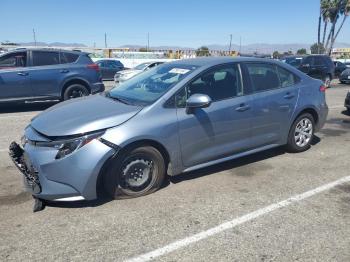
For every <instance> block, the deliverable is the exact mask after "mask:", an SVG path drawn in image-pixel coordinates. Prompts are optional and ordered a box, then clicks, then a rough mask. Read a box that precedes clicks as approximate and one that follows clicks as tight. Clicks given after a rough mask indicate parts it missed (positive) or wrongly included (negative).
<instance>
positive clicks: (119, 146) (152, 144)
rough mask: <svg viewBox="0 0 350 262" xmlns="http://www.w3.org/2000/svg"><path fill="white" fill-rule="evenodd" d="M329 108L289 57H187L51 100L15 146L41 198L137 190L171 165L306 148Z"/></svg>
mask: <svg viewBox="0 0 350 262" xmlns="http://www.w3.org/2000/svg"><path fill="white" fill-rule="evenodd" d="M327 113H328V107H327V104H326V101H325V87H324V86H323V83H322V82H321V81H319V80H316V79H312V78H310V77H309V76H307V75H305V74H303V73H301V72H300V71H298V70H297V69H294V68H293V67H291V66H289V65H286V64H284V63H280V62H277V61H273V60H265V59H255V58H222V57H221V58H200V59H189V60H181V61H176V62H172V63H167V64H163V65H160V66H158V67H156V68H154V69H151V70H149V71H147V72H144V73H142V74H140V75H138V76H136V77H134V78H132V79H130V80H129V81H127V82H125V83H123V84H122V85H120V86H119V87H117V88H114V89H112V90H111V91H109V92H105V93H103V94H98V95H93V96H89V97H84V98H78V99H73V100H71V101H67V102H63V103H60V104H57V105H55V106H53V107H51V108H49V109H48V110H46V111H44V112H42V113H41V114H39V115H38V116H37V117H35V118H34V119H32V121H31V123H30V124H29V125H28V126H27V128H26V129H25V134H24V136H23V139H22V143H21V144H22V145H18V144H17V143H15V142H13V143H12V144H11V146H10V156H11V157H12V159H13V161H14V163H15V164H16V166H17V167H18V168H19V169H20V171H21V172H22V173H23V175H24V179H25V182H26V185H27V188H28V190H29V191H30V192H31V193H32V194H33V196H34V197H35V198H36V199H39V201H40V200H62V201H64V200H65V201H69V200H83V199H85V200H92V199H95V198H97V197H98V194H99V192H107V193H108V194H112V195H113V196H121V195H124V196H128V197H136V196H141V195H145V194H148V193H151V192H154V191H155V190H157V189H159V187H160V186H161V185H162V183H163V181H164V179H165V177H166V175H169V176H174V175H177V174H180V173H186V172H189V171H192V170H195V169H199V168H203V167H206V166H209V165H213V164H217V163H220V162H223V161H227V160H230V159H234V158H237V157H241V156H245V155H248V154H252V153H255V152H258V151H262V150H266V149H269V148H273V147H277V146H281V145H287V149H288V150H289V151H292V152H301V151H304V150H307V149H308V148H309V147H310V144H311V142H312V138H313V135H314V132H316V131H318V130H319V129H320V128H321V127H322V126H323V124H324V122H325V119H326V117H327Z"/></svg>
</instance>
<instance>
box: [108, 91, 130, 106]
mask: <svg viewBox="0 0 350 262" xmlns="http://www.w3.org/2000/svg"><path fill="white" fill-rule="evenodd" d="M106 97H108V98H110V99H113V100H116V101H118V102H121V103H123V104H126V105H130V103H129V102H128V101H127V100H125V99H123V98H120V97H118V96H111V94H110V93H109V92H106Z"/></svg>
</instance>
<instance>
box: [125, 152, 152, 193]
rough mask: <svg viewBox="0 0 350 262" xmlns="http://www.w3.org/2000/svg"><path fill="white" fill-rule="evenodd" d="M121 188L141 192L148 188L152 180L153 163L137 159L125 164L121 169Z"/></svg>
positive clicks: (144, 159)
mask: <svg viewBox="0 0 350 262" xmlns="http://www.w3.org/2000/svg"><path fill="white" fill-rule="evenodd" d="M121 177H122V181H121V182H122V186H123V187H124V188H128V189H131V190H133V191H141V190H143V189H145V188H146V187H148V186H149V184H150V182H151V181H152V178H153V161H152V160H149V159H147V158H137V159H134V160H132V161H129V162H127V163H126V164H125V165H124V167H123V169H122V176H121Z"/></svg>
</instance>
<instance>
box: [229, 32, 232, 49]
mask: <svg viewBox="0 0 350 262" xmlns="http://www.w3.org/2000/svg"><path fill="white" fill-rule="evenodd" d="M231 46H232V34H230V46H229V48H228V53H229V54H230V53H231Z"/></svg>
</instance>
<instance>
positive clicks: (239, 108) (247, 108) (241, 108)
mask: <svg viewBox="0 0 350 262" xmlns="http://www.w3.org/2000/svg"><path fill="white" fill-rule="evenodd" d="M249 109H250V106H249V105H246V104H240V105H239V107H237V108H236V111H237V112H244V111H247V110H249Z"/></svg>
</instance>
